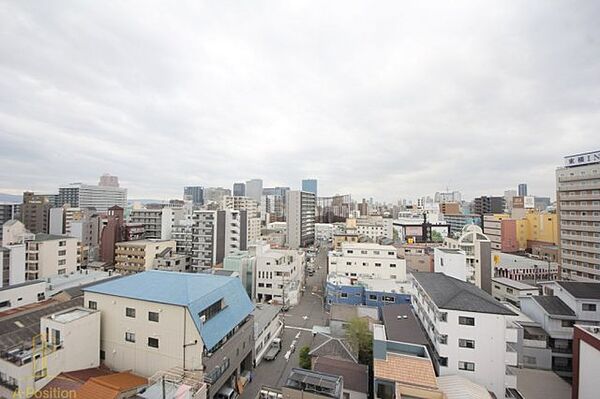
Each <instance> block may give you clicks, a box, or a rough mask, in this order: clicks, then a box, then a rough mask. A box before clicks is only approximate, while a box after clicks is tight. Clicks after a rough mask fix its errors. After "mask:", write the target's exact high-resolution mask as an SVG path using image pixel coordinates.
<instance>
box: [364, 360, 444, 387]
mask: <svg viewBox="0 0 600 399" xmlns="http://www.w3.org/2000/svg"><path fill="white" fill-rule="evenodd" d="M373 373H374V376H375V378H381V379H384V380H388V381H394V382H397V383H400V384H403V385H414V386H417V387H421V388H429V389H436V388H437V386H438V385H437V380H436V378H435V371H434V370H433V364H431V360H429V359H423V358H418V357H414V356H404V355H396V354H394V353H388V354H387V359H386V360H383V359H373Z"/></svg>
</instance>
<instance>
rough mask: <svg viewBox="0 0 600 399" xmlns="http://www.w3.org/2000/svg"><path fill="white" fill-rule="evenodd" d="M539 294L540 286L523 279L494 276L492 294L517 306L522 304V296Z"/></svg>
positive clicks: (499, 299)
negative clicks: (527, 282)
mask: <svg viewBox="0 0 600 399" xmlns="http://www.w3.org/2000/svg"><path fill="white" fill-rule="evenodd" d="M539 294H540V290H539V288H538V287H535V286H533V285H529V284H525V283H523V282H521V281H515V280H511V279H509V278H506V277H494V278H493V279H492V296H493V297H494V298H495V299H497V300H498V301H502V302H508V303H511V304H513V305H514V306H516V307H517V308H519V307H520V306H521V298H523V297H526V296H534V295H539Z"/></svg>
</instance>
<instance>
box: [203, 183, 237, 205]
mask: <svg viewBox="0 0 600 399" xmlns="http://www.w3.org/2000/svg"><path fill="white" fill-rule="evenodd" d="M226 195H231V190H230V189H228V188H223V187H206V188H205V189H204V204H206V203H208V202H211V201H212V202H218V203H220V202H221V201H223V197H225V196H226Z"/></svg>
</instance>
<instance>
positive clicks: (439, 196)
mask: <svg viewBox="0 0 600 399" xmlns="http://www.w3.org/2000/svg"><path fill="white" fill-rule="evenodd" d="M433 200H434V201H435V202H437V203H440V204H441V203H444V202H461V201H462V195H461V193H460V191H446V192H439V191H438V192H436V193H435V195H434V197H433Z"/></svg>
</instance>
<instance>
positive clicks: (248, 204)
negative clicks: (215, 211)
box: [222, 195, 261, 243]
mask: <svg viewBox="0 0 600 399" xmlns="http://www.w3.org/2000/svg"><path fill="white" fill-rule="evenodd" d="M222 207H223V209H234V210H237V211H246V215H247V217H248V221H247V226H248V228H247V238H246V240H247V242H248V243H251V242H256V241H257V240H258V239H259V238H260V223H261V222H260V212H259V203H258V202H256V201H255V200H254V199H252V198H250V197H236V196H231V195H228V196H225V197H223V205H222Z"/></svg>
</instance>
